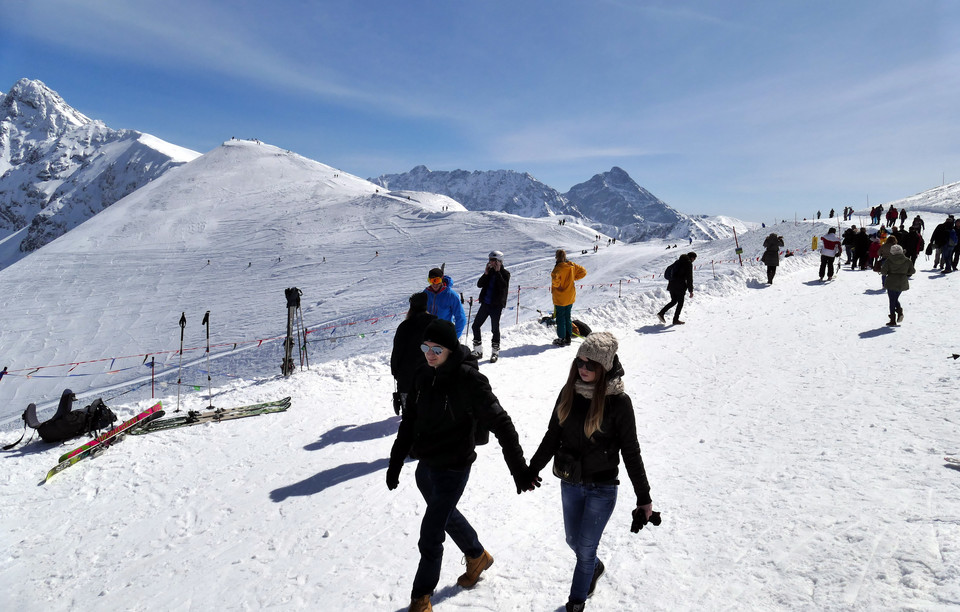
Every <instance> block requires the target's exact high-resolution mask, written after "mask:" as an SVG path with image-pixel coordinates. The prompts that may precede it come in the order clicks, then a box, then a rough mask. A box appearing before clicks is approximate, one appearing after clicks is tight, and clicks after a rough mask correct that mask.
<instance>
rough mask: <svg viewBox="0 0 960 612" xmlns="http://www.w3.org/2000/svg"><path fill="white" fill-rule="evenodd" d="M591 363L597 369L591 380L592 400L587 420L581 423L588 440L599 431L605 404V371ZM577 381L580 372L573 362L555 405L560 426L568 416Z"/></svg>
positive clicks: (597, 364)
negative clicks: (594, 376)
mask: <svg viewBox="0 0 960 612" xmlns="http://www.w3.org/2000/svg"><path fill="white" fill-rule="evenodd" d="M591 363H593V364H594V365H595V366H596V368H597V369H596V373H597V376H596V378H594V379H593V399H591V400H590V409H589V410H588V411H587V418H586V419H584V421H583V434H584V435H585V436H587V438H588V439H589V438H590V437H591V436H592V435H593V434H594V433H596V432H598V431H600V424H601V423H603V407H604V405H605V404H606V403H607V371H606V370H604V369H603V367H602V366H601V365H600V364H599V363H597V362H596V361H592V360H591ZM578 380H580V372H579V371H578V370H577V362H576V361H574V362H573V363H572V364H571V365H570V375H569V376H567V382H566V384H565V385H563V389H562V390H561V391H560V401H559V402H558V403H557V419H559V421H560V424H561V425H563V423H564V422H565V421H566V420H567V417H569V416H570V410H571V409H572V408H573V396H574V394H575V393H576V387H575V385H576V383H577V381H578Z"/></svg>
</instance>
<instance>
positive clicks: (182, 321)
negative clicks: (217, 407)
mask: <svg viewBox="0 0 960 612" xmlns="http://www.w3.org/2000/svg"><path fill="white" fill-rule="evenodd" d="M186 326H187V313H185V312H181V313H180V365H178V366H177V410H176V412H180V373H181V371H182V370H183V330H184V328H185V327H186Z"/></svg>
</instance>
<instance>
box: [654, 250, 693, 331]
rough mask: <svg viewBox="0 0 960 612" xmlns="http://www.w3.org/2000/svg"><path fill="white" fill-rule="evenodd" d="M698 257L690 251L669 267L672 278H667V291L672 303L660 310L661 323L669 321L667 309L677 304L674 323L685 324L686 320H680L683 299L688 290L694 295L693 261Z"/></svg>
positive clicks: (658, 315) (658, 316) (658, 314)
mask: <svg viewBox="0 0 960 612" xmlns="http://www.w3.org/2000/svg"><path fill="white" fill-rule="evenodd" d="M696 259H697V254H696V253H694V252H693V251H690V252H689V253H684V254H683V255H681V256H680V257H678V258H677V261H675V262H673V263H672V264H670V266H669V267H668V268H667V269H668V270H670V278H669V279H667V291H669V292H670V303H669V304H667V305H666V306H664V307H663V308H661V309H660V312H658V313H657V318H658V319H660V322H661V323H666V322H667V320H666V318H665V316H666V314H667V311H668V310H670V309H671V308H673V307H674V306H676V307H677V309H676V310H675V311H674V313H673V324H674V325H683V324H684V321H681V320H680V311H681V310H683V301H684V295H685V294H686V292H688V291H689V292H690V297H693V262H694V261H696Z"/></svg>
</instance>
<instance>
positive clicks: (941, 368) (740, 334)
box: [0, 256, 960, 612]
mask: <svg viewBox="0 0 960 612" xmlns="http://www.w3.org/2000/svg"><path fill="white" fill-rule="evenodd" d="M816 259H817V258H816V256H809V257H807V258H804V259H803V260H802V261H799V260H798V261H795V262H791V263H790V265H789V266H785V267H784V269H782V270H781V272H780V273H778V275H777V278H776V280H775V282H774V284H773V285H772V286H769V287H768V286H766V285H765V284H762V283H759V282H757V281H756V279H757V278H759V277H761V276H763V272H762V270H760V269H759V268H752V269H748V271H747V272H737V273H735V274H732V275H727V276H721V277H720V279H719V280H718V281H716V282H719V283H721V284H723V287H724V288H723V290H722V291H720V292H718V293H716V295H715V296H713V297H711V296H710V295H708V294H707V293H706V292H699V291H698V292H696V293H695V295H694V297H693V298H692V299H688V301H687V305H686V306H685V309H684V317H683V318H684V319H685V320H686V321H687V325H684V326H682V327H670V326H667V327H665V326H662V325H660V324H659V323H657V322H656V319H655V317H654V313H655V312H656V308H658V307H659V306H660V305H662V303H665V301H666V297H665V295H663V294H662V293H661V294H659V295H658V294H654V295H647V294H643V295H641V294H635V295H630V296H625V298H624V299H622V300H619V301H613V302H609V303H606V304H601V305H597V306H596V307H594V308H593V309H591V310H589V311H580V312H579V313H578V315H579V316H581V317H583V318H584V319H585V320H588V321H589V322H590V323H591V324H592V325H593V327H594V329H598V330H599V329H608V330H610V331H613V332H614V333H615V334H616V335H617V336H618V337H619V338H620V342H621V348H620V357H621V360H622V362H623V364H624V368H625V369H626V376H625V383H626V388H627V391H628V393H629V394H630V395H631V397H632V398H633V400H634V405H635V407H636V411H637V420H638V429H639V434H640V442H641V448H642V450H643V456H644V461H645V463H646V467H647V471H648V475H649V478H650V482H651V485H652V487H653V490H652V494H653V499H654V505H655V508H656V509H657V510H659V511H661V512H662V513H663V524H662V525H661V526H659V527H655V528H647V529H644V530H643V531H641V532H640V533H639V534H631V533H630V532H629V527H630V511H631V510H632V508H633V504H634V500H633V499H631V498H632V494H631V493H630V487H629V486H624V487H621V490H620V500H619V504H618V506H617V509H616V511H615V512H614V515H613V518H612V520H611V522H610V525H609V526H608V528H607V531H606V533H605V535H604V538H603V541H602V542H601V546H600V557H601V558H602V559H603V561H604V563H605V564H606V566H607V573H606V574H605V575H604V577H603V579H602V580H601V582H600V584H599V586H598V588H597V592H596V594H595V595H594V597H593V598H591V600H590V602H589V608H588V609H591V610H635V609H640V608H643V609H652V610H703V609H710V610H742V609H750V610H793V609H817V610H849V609H857V610H874V609H903V608H938V609H944V608H951V607H955V606H960V512H958V511H957V508H958V507H960V504H958V502H960V478H958V474H957V473H956V471H955V470H951V469H949V468H946V467H945V466H944V462H943V460H942V456H943V455H944V454H946V453H949V452H956V451H958V450H960V428H958V421H960V418H958V415H957V408H956V405H955V402H954V401H953V400H952V399H951V397H952V388H953V384H952V383H953V382H954V381H955V380H956V375H957V368H958V367H960V366H958V364H957V362H956V361H954V360H953V359H949V358H948V357H949V355H950V354H951V353H952V352H955V351H956V346H955V345H953V344H951V343H952V342H953V337H952V336H951V335H950V334H949V333H947V328H945V325H944V319H943V317H944V313H948V312H950V308H952V307H953V303H954V302H955V295H956V291H955V288H954V287H951V285H952V284H955V282H957V278H960V277H957V276H956V275H952V276H949V277H944V276H943V275H940V274H939V273H932V272H930V271H929V267H930V264H929V263H928V262H925V261H924V258H923V257H921V261H920V262H918V269H919V271H918V273H917V275H916V276H915V277H914V278H913V281H912V282H911V289H910V291H908V292H906V293H905V294H904V296H903V298H902V302H903V305H904V310H905V314H906V316H905V319H904V322H903V324H902V326H900V327H898V328H896V329H889V328H886V327H884V326H883V323H884V322H885V321H886V312H887V301H886V296H885V295H884V294H883V293H882V292H881V291H880V289H879V283H880V279H879V276H878V275H876V274H874V273H872V272H859V271H858V272H850V271H849V270H844V271H842V272H841V273H840V276H839V278H838V279H837V280H836V281H835V282H832V283H829V284H821V283H819V282H817V281H816V280H815V279H816V267H815V266H816ZM748 276H750V278H749V279H748V278H747V277H748ZM708 277H709V275H708V274H707V273H698V283H701V282H709V279H708ZM698 286H699V285H698ZM551 339H552V329H548V328H545V327H542V326H540V325H539V324H537V323H535V322H528V323H522V324H521V325H519V326H514V327H510V328H508V329H506V330H505V332H504V337H503V343H502V345H503V352H502V356H503V358H502V359H501V360H500V361H499V362H497V363H496V364H489V363H482V365H481V369H482V371H483V372H485V373H486V374H487V375H488V376H489V377H490V379H491V383H492V385H493V389H494V391H495V392H496V393H497V395H498V397H499V398H500V400H501V403H502V404H503V406H504V407H505V408H506V410H507V411H508V412H509V413H510V414H511V416H512V417H513V419H514V421H515V423H516V426H517V430H518V432H519V433H520V438H521V443H522V444H523V447H524V451H525V454H526V456H528V457H529V455H530V454H531V453H532V452H533V451H534V450H535V448H536V445H537V444H538V443H539V441H540V437H541V436H542V434H543V432H544V431H545V428H546V423H547V420H548V418H549V413H550V410H551V409H552V406H553V402H554V400H555V398H556V394H557V392H558V391H559V388H560V385H561V384H562V382H563V380H564V379H565V376H566V371H567V368H568V367H569V364H570V361H571V359H572V357H573V355H574V354H575V351H576V346H574V347H570V348H556V347H553V346H550V345H549V343H550V340H551ZM386 361H387V355H386V354H384V353H378V354H375V355H363V354H361V355H357V356H356V357H354V358H350V359H344V360H341V361H331V362H327V363H323V364H320V365H318V366H315V367H313V368H312V369H311V370H310V371H308V372H303V373H297V374H296V375H294V376H293V377H291V378H289V379H286V380H276V379H273V380H266V379H265V380H259V381H256V382H255V383H253V384H251V382H248V381H242V380H240V381H236V382H234V383H233V385H232V386H228V387H224V388H220V389H218V390H217V397H216V399H217V403H218V404H222V405H233V404H241V403H253V402H256V401H262V400H266V399H270V398H272V397H277V396H278V395H291V396H292V397H293V401H292V406H291V408H290V410H289V411H287V412H285V413H281V414H277V415H271V418H270V419H246V420H239V421H233V422H228V423H216V424H209V425H203V426H198V427H193V428H188V429H184V430H174V431H170V432H160V433H157V434H153V435H150V436H139V437H137V438H134V439H131V440H128V441H127V443H126V444H124V445H122V446H120V447H118V448H117V449H116V451H115V452H111V453H106V454H104V455H102V456H101V457H98V458H96V459H95V460H92V461H87V462H83V464H82V465H80V466H77V468H75V469H74V470H69V471H67V472H65V473H64V474H62V475H61V476H60V477H59V478H58V479H57V480H56V481H53V482H51V483H48V485H47V486H46V487H37V486H36V481H37V479H38V478H39V477H40V475H42V473H43V472H44V471H45V470H46V469H47V468H49V467H50V466H49V461H50V457H51V456H52V455H56V454H59V453H58V452H57V451H56V450H51V449H50V447H47V446H45V445H44V446H40V445H37V444H31V445H29V446H27V447H24V448H22V449H21V450H20V451H19V452H18V453H16V454H14V455H13V456H7V457H6V458H5V468H6V469H5V470H4V476H3V479H2V483H0V493H2V494H3V496H4V499H7V500H9V503H7V504H4V505H3V506H2V510H0V520H2V521H3V524H4V525H5V526H6V529H5V532H4V533H5V540H4V543H5V544H6V546H5V550H6V551H7V555H6V556H5V558H4V559H3V560H2V561H0V579H2V582H3V584H4V585H6V588H5V589H3V590H2V595H0V606H2V607H3V608H4V609H22V610H45V611H46V610H71V609H79V608H90V607H96V608H97V609H101V610H120V609H150V608H153V607H155V606H156V605H157V602H163V607H164V608H165V609H169V610H190V609H201V608H214V609H225V610H243V609H284V610H286V609H317V608H318V607H330V608H334V609H337V608H339V609H351V610H404V609H406V606H407V605H408V603H409V599H408V598H409V589H410V583H411V581H412V577H413V573H414V571H415V569H416V564H417V559H418V553H417V546H416V542H417V534H418V529H419V521H420V517H421V515H422V511H423V502H422V500H421V498H420V495H419V492H418V491H417V489H416V485H415V483H414V479H413V471H414V468H415V463H412V462H411V463H408V464H407V465H406V466H405V468H404V470H403V473H402V474H401V477H400V487H399V488H398V489H397V490H396V491H393V492H389V491H387V489H386V485H385V484H384V480H383V479H384V472H385V469H386V464H387V456H388V453H389V448H390V445H391V443H392V439H393V436H394V434H395V433H396V426H397V422H398V419H397V418H396V417H395V416H394V415H393V412H392V409H391V407H390V392H391V391H392V388H393V386H392V379H391V378H390V375H389V369H388V366H387V363H386ZM201 395H202V396H203V397H200V396H201ZM161 399H163V401H164V402H165V403H166V404H168V405H169V404H170V402H171V401H172V400H171V398H167V397H164V398H161ZM147 401H148V400H144V401H143V402H141V404H140V405H143V407H145V404H146V402H147ZM189 401H192V402H197V403H202V401H205V390H204V393H203V394H197V395H195V396H193V397H191V398H190V400H189ZM188 403H189V402H188ZM192 407H194V406H190V405H185V408H192ZM135 409H136V407H131V411H132V410H135ZM479 454H480V458H479V460H478V461H477V464H476V465H475V466H474V468H473V473H472V476H471V480H470V483H469V485H468V487H467V490H466V494H465V495H464V498H463V501H462V502H461V505H460V507H461V510H462V511H463V512H464V514H465V515H466V516H467V517H468V518H469V519H470V520H471V521H472V522H473V524H474V525H475V526H476V528H477V530H478V532H479V534H480V537H481V541H482V542H483V544H484V546H485V547H486V548H487V549H488V550H490V552H491V553H492V554H493V555H494V557H495V558H496V563H495V564H494V566H493V567H492V568H491V569H490V570H488V571H487V572H486V573H484V576H483V578H482V580H481V581H480V582H479V583H478V585H477V586H476V587H475V588H474V589H472V590H470V591H466V590H461V589H459V588H458V587H456V586H455V580H456V577H457V576H458V575H459V573H460V572H461V571H462V566H461V565H460V557H461V555H460V554H459V552H458V551H456V549H455V547H453V546H452V544H450V543H448V545H447V547H446V556H445V559H444V565H443V573H442V576H441V584H440V587H439V588H438V591H437V593H436V594H435V596H434V598H433V601H434V605H435V606H436V609H437V610H438V612H439V611H442V610H447V611H457V610H459V611H464V612H465V611H468V610H471V611H472V610H478V609H489V610H530V611H535V610H536V611H542V610H557V609H559V608H560V606H562V604H563V603H564V602H565V601H566V594H567V590H568V588H569V580H570V576H571V572H572V568H573V564H574V559H573V555H572V553H571V552H570V551H569V550H568V549H567V547H566V545H565V543H564V542H563V528H562V519H561V514H560V502H559V486H558V481H557V480H556V479H555V478H553V476H552V475H550V474H549V469H548V470H545V472H544V473H543V474H542V476H543V478H544V483H543V487H542V488H540V489H538V490H537V491H535V492H533V493H527V494H524V495H522V496H517V495H516V494H515V492H514V488H513V482H512V480H511V478H510V476H509V474H508V473H507V470H506V467H505V466H504V464H503V459H502V456H501V455H500V452H499V449H498V448H496V441H495V440H494V441H492V442H491V444H490V445H489V446H487V447H483V448H481V450H480V452H479ZM145 574H148V575H149V576H150V579H149V580H142V576H143V575H145Z"/></svg>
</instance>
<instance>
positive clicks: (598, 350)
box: [577, 332, 620, 372]
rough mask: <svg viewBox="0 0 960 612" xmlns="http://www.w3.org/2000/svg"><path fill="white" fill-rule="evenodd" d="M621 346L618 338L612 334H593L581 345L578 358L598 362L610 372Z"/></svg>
mask: <svg viewBox="0 0 960 612" xmlns="http://www.w3.org/2000/svg"><path fill="white" fill-rule="evenodd" d="M619 346H620V345H619V343H618V342H617V338H616V336H614V335H613V334H611V333H610V332H593V333H591V334H590V335H589V336H587V338H586V340H584V341H583V344H581V345H580V350H579V351H577V357H579V358H581V359H589V360H590V361H596V362H597V363H599V364H600V365H601V366H603V369H604V370H606V371H607V372H609V371H610V369H611V368H613V358H614V357H616V356H617V349H618V348H619Z"/></svg>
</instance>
